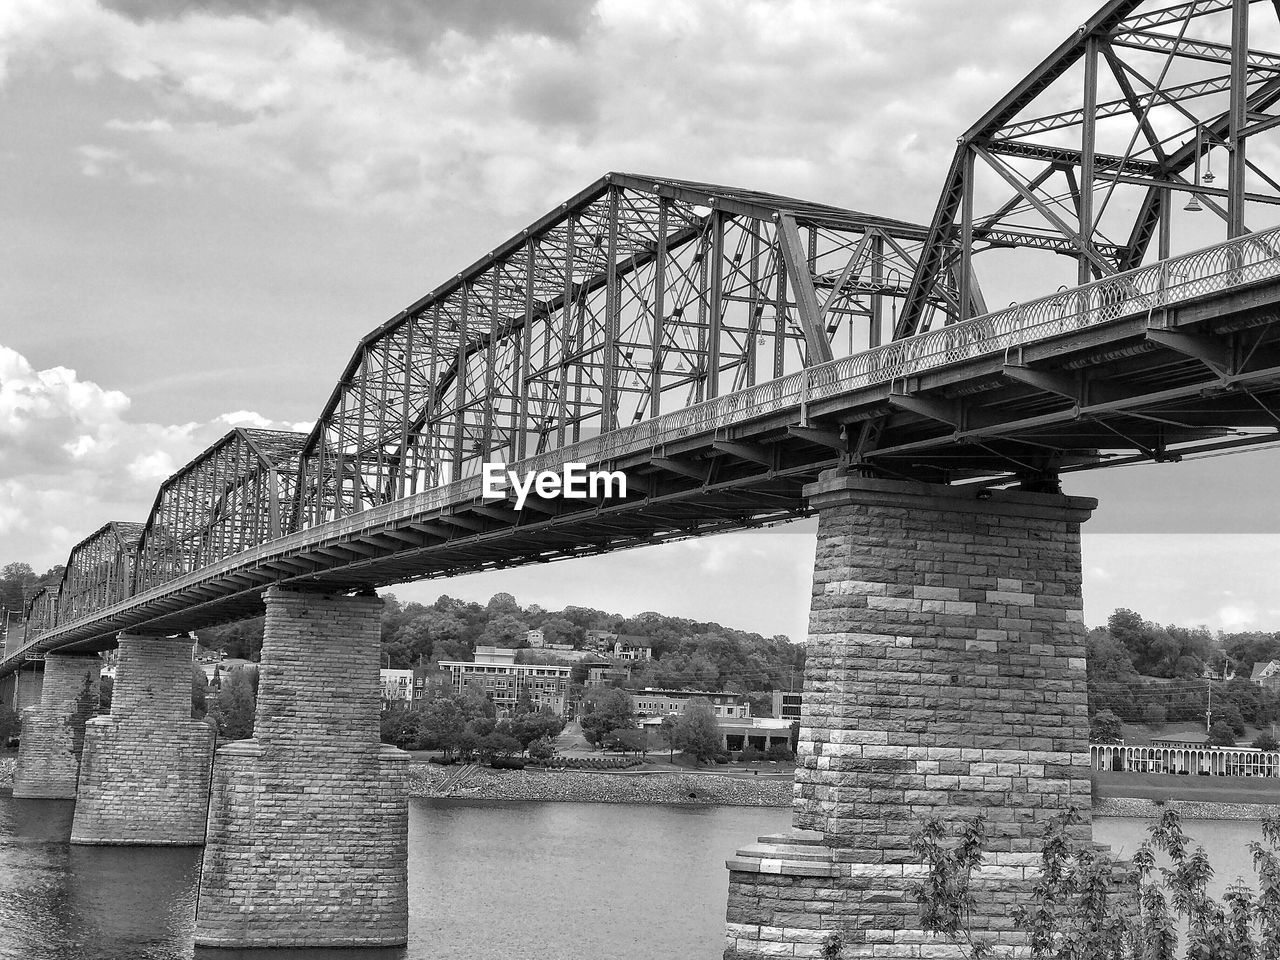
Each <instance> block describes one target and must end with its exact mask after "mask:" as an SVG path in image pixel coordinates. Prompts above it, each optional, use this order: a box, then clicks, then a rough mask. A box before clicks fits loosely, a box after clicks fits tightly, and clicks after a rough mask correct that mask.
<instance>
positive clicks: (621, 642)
mask: <svg viewBox="0 0 1280 960" xmlns="http://www.w3.org/2000/svg"><path fill="white" fill-rule="evenodd" d="M613 655H614V656H615V657H617V658H618V659H619V660H652V659H653V641H652V640H650V639H649V638H648V637H628V636H626V635H625V634H622V635H619V636H618V637H617V638H616V639H615V640H614V641H613Z"/></svg>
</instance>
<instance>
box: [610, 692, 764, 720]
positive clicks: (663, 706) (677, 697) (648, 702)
mask: <svg viewBox="0 0 1280 960" xmlns="http://www.w3.org/2000/svg"><path fill="white" fill-rule="evenodd" d="M693 700H706V701H708V702H709V703H710V704H711V709H712V711H713V712H714V713H715V715H716V717H717V718H720V717H732V718H736V719H742V718H746V717H750V716H751V705H750V704H749V703H747V701H746V698H745V697H742V696H740V695H739V694H736V693H724V692H717V691H714V690H655V689H654V688H653V687H645V688H644V689H643V690H640V691H633V692H632V694H631V709H632V710H634V711H635V712H636V716H639V717H668V716H671V715H672V714H681V713H684V712H685V710H687V709H688V707H689V703H690V702H691V701H693Z"/></svg>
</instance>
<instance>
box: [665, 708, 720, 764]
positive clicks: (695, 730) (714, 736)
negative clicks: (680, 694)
mask: <svg viewBox="0 0 1280 960" xmlns="http://www.w3.org/2000/svg"><path fill="white" fill-rule="evenodd" d="M676 745H677V746H678V747H679V748H680V750H681V751H682V752H683V753H684V755H685V756H687V757H692V758H693V759H694V760H695V761H696V762H698V763H706V762H707V761H708V760H711V759H714V757H715V756H716V754H718V753H719V752H720V728H719V726H718V725H717V724H716V715H715V711H714V710H713V709H712V708H711V704H709V703H707V701H706V700H705V699H702V698H694V699H692V700H690V701H689V703H688V706H686V707H685V709H684V713H682V714H681V715H680V718H679V719H678V720H677V721H676Z"/></svg>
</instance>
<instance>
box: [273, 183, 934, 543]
mask: <svg viewBox="0 0 1280 960" xmlns="http://www.w3.org/2000/svg"><path fill="white" fill-rule="evenodd" d="M925 237H926V231H925V230H924V228H923V227H921V226H918V225H914V224H909V223H903V222H900V221H895V220H889V219H885V218H882V217H873V216H868V215H866V214H861V213H856V212H854V211H850V210H843V209H839V208H836V207H829V206H824V205H821V204H814V203H808V202H805V201H800V200H794V199H791V198H788V197H780V196H776V195H772V194H764V193H757V192H752V191H746V190H740V189H735V188H731V187H724V186H718V185H712V184H701V183H692V182H688V181H679V180H669V179H663V178H655V177H651V176H641V175H633V174H621V173H613V174H609V175H607V176H605V177H603V178H601V179H600V180H598V181H596V182H595V183H593V184H592V185H591V186H589V187H587V188H586V189H585V190H583V191H581V192H580V193H579V194H578V195H577V196H575V197H574V198H572V199H571V200H569V201H567V202H566V203H563V204H561V205H560V207H559V209H557V210H553V211H551V212H550V213H548V214H547V215H545V216H544V217H542V218H541V219H540V220H538V221H537V222H536V223H534V224H532V225H531V226H530V227H528V228H527V229H525V230H524V231H522V232H521V233H520V234H519V235H517V236H515V237H513V238H511V239H510V240H508V241H507V242H506V243H505V244H503V245H502V246H500V247H499V248H497V249H496V250H494V251H493V252H491V253H490V254H488V255H487V256H486V257H484V258H483V259H481V260H479V261H477V262H476V263H474V264H472V265H471V266H470V267H468V268H467V269H466V270H465V271H463V272H462V273H460V274H458V275H457V276H455V277H454V278H453V279H452V280H450V281H449V282H448V283H446V284H444V285H442V286H440V287H438V288H437V289H436V290H434V291H433V292H432V293H430V294H428V295H427V296H426V297H424V298H422V299H421V300H419V301H418V302H417V303H415V304H414V305H413V306H411V307H409V308H407V309H406V310H404V311H402V312H401V313H400V314H398V315H397V316H395V317H393V318H392V319H391V320H389V321H388V322H387V323H385V324H383V325H382V326H380V327H379V328H378V329H377V330H374V331H373V332H372V333H371V334H369V335H368V336H367V337H365V338H364V340H362V341H361V343H360V345H359V347H358V348H357V350H356V351H355V354H354V355H353V357H352V359H351V361H350V363H349V364H348V365H347V368H346V370H345V371H344V373H343V375H342V377H341V379H340V380H339V382H338V385H337V387H336V388H335V389H334V391H333V393H332V395H331V396H330V398H329V401H328V403H327V404H326V405H325V408H324V411H323V412H322V413H321V415H320V417H319V419H318V420H317V423H316V426H315V428H314V430H313V432H312V434H311V436H310V438H309V439H308V441H307V444H306V448H305V450H304V452H303V460H302V480H301V482H300V484H299V487H298V490H299V498H298V502H297V504H296V508H295V510H294V513H293V515H292V518H291V519H292V523H293V524H294V525H295V526H297V527H308V526H312V525H315V524H317V523H322V522H325V521H328V520H332V519H334V518H337V517H342V516H347V515H350V514H352V513H355V512H358V511H360V510H362V509H365V508H368V507H371V506H375V505H377V504H380V503H386V502H389V501H391V500H396V499H399V498H401V497H404V496H408V495H411V494H414V493H417V492H419V491H421V490H426V489H430V488H432V487H435V486H439V485H441V484H444V483H448V482H451V481H453V480H457V479H460V478H462V477H467V476H471V475H475V474H477V473H479V472H480V469H481V465H482V464H484V463H485V462H500V463H506V462H510V461H515V460H518V459H522V458H524V457H525V456H528V455H532V454H536V453H542V452H545V451H548V450H554V449H557V448H560V447H563V446H565V445H567V444H570V443H574V442H576V441H579V440H581V439H584V438H587V437H590V436H594V435H596V434H599V433H602V432H607V431H609V430H612V429H614V428H616V427H618V426H625V425H627V424H630V423H634V422H637V421H640V420H644V419H648V418H651V417H654V416H657V415H658V414H660V413H663V412H668V411H670V410H673V409H677V408H681V407H684V406H687V405H688V404H690V403H696V402H699V401H702V400H706V399H710V398H714V397H716V396H719V395H720V394H722V393H726V392H730V391H733V390H737V389H741V388H743V387H749V386H752V385H753V384H755V383H757V382H760V381H764V380H770V379H773V378H776V377H780V376H782V375H784V374H785V373H789V372H792V371H794V370H797V369H800V368H801V367H803V366H806V365H808V364H810V363H813V362H820V361H823V360H828V359H830V358H831V357H832V356H833V355H835V354H843V353H850V352H853V351H856V350H858V349H862V348H865V347H867V346H875V345H877V344H878V343H879V342H880V341H881V339H882V338H883V337H885V336H886V335H887V334H888V333H889V332H890V330H891V329H892V322H893V317H896V314H897V306H896V304H897V301H898V300H900V299H901V298H902V297H904V296H905V294H906V292H907V287H908V282H909V278H910V277H911V276H912V274H913V273H914V272H915V268H916V257H917V252H918V250H919V248H920V245H921V244H922V243H923V241H924V239H925ZM930 297H932V298H934V299H933V300H932V301H931V302H932V303H933V304H934V305H935V306H938V305H940V304H939V300H938V298H942V300H946V299H948V298H951V299H952V300H953V299H954V297H955V291H954V285H953V284H948V283H942V284H937V285H935V286H934V288H933V289H932V290H931V293H930Z"/></svg>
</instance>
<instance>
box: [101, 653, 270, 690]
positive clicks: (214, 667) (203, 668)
mask: <svg viewBox="0 0 1280 960" xmlns="http://www.w3.org/2000/svg"><path fill="white" fill-rule="evenodd" d="M196 667H197V668H198V669H199V670H200V672H202V673H203V674H204V679H205V683H206V684H208V685H209V686H213V681H214V680H217V681H218V685H219V686H221V685H222V681H223V679H224V678H225V677H226V676H227V675H228V674H230V673H231V672H232V671H233V670H252V671H253V672H254V673H257V672H258V665H257V664H256V663H254V662H253V661H252V660H243V659H241V658H240V657H225V656H224V657H223V658H222V659H221V660H214V661H211V662H210V661H206V662H204V663H197V664H196ZM112 675H113V676H114V673H113V674H112Z"/></svg>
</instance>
